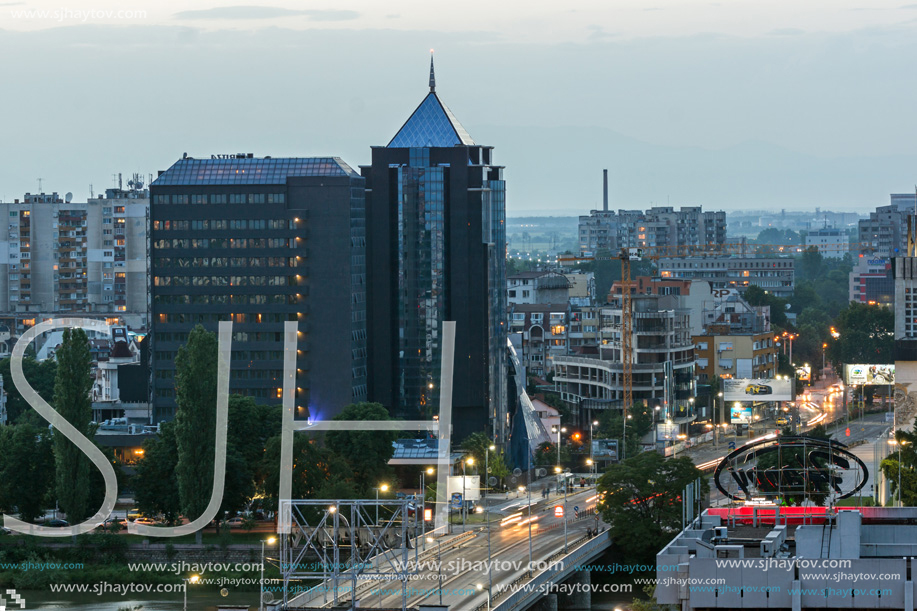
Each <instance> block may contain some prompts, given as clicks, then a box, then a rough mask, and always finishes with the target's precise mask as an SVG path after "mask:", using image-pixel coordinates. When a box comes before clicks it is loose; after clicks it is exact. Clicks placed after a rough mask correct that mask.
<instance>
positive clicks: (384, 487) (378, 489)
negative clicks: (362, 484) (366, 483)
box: [373, 484, 388, 525]
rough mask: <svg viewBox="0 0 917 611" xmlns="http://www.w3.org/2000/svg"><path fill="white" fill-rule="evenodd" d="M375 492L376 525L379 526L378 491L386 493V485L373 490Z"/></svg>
mask: <svg viewBox="0 0 917 611" xmlns="http://www.w3.org/2000/svg"><path fill="white" fill-rule="evenodd" d="M373 490H375V491H376V525H378V524H379V491H380V490H381V491H382V492H388V484H382V485H381V486H379V487H378V488H373Z"/></svg>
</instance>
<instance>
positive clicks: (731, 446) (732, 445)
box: [729, 441, 736, 450]
mask: <svg viewBox="0 0 917 611" xmlns="http://www.w3.org/2000/svg"><path fill="white" fill-rule="evenodd" d="M729 449H730V450H735V449H736V442H734V441H730V442H729Z"/></svg>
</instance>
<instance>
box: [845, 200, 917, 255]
mask: <svg viewBox="0 0 917 611" xmlns="http://www.w3.org/2000/svg"><path fill="white" fill-rule="evenodd" d="M890 197H891V203H890V204H889V205H888V206H880V207H878V208H876V210H875V212H870V213H869V218H868V219H861V220H860V221H859V223H858V229H859V231H858V233H859V237H858V240H859V242H861V243H866V244H869V245H870V246H872V247H873V248H874V249H875V252H874V253H873V254H874V255H875V256H876V257H895V256H900V255H901V254H902V253H904V252H905V250H906V249H907V220H908V217H910V218H911V219H914V218H915V216H914V215H915V214H917V195H915V194H914V193H892V194H891V196H890Z"/></svg>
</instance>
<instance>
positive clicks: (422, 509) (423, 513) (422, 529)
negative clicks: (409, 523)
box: [414, 467, 435, 549]
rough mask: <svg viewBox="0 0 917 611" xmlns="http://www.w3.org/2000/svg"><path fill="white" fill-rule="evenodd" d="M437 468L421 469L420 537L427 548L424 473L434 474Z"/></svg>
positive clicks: (425, 484)
mask: <svg viewBox="0 0 917 611" xmlns="http://www.w3.org/2000/svg"><path fill="white" fill-rule="evenodd" d="M434 472H435V470H434V469H433V467H427V468H426V470H423V469H421V471H420V514H419V515H420V537H421V539H423V541H424V543H423V548H424V549H427V538H426V534H427V482H426V478H425V477H424V474H425V473H426V474H427V475H433V473H434ZM414 533H415V534H414V536H415V537H416V536H417V534H416V533H417V531H416V530H415V531H414Z"/></svg>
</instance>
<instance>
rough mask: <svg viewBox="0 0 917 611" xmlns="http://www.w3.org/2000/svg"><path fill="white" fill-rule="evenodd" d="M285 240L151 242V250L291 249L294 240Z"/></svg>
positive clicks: (179, 240) (247, 239)
mask: <svg viewBox="0 0 917 611" xmlns="http://www.w3.org/2000/svg"><path fill="white" fill-rule="evenodd" d="M299 239H300V238H295V239H293V240H290V239H287V238H210V239H206V238H204V239H196V238H195V239H189V238H176V239H172V240H153V248H160V249H165V248H291V247H295V246H296V240H299Z"/></svg>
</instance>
